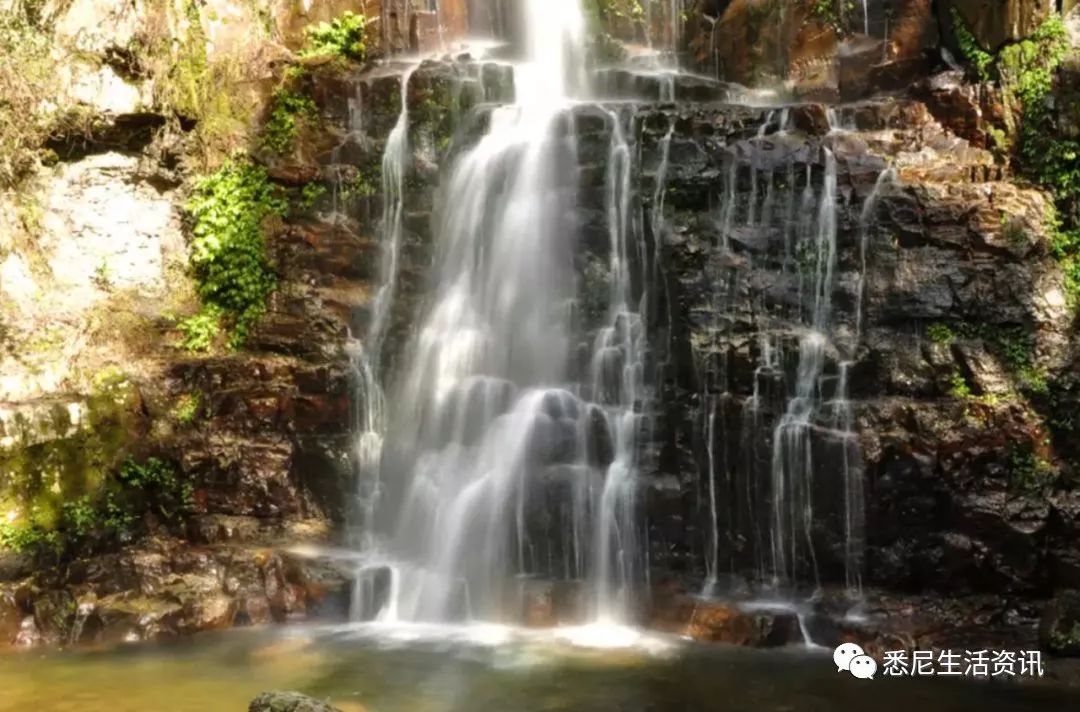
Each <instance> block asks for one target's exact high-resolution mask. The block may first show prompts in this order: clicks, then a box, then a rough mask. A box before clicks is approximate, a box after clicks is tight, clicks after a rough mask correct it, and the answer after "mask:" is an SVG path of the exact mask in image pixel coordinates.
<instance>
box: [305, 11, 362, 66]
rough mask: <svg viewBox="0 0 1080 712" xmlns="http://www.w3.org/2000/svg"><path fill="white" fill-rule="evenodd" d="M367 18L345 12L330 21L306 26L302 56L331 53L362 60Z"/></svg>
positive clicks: (358, 60)
mask: <svg viewBox="0 0 1080 712" xmlns="http://www.w3.org/2000/svg"><path fill="white" fill-rule="evenodd" d="M366 23H367V20H366V18H365V17H364V16H363V15H357V14H356V13H353V12H345V13H343V14H342V15H340V16H338V17H335V18H334V19H333V20H331V21H330V22H320V23H319V24H318V25H315V26H313V27H309V28H307V30H306V32H305V34H306V35H307V44H306V45H305V46H304V49H303V50H301V52H300V56H302V57H317V56H325V55H332V56H336V57H343V58H344V59H351V60H354V61H357V62H362V61H364V58H365V57H366V56H367V46H366V45H365V44H364V40H365V36H366V34H367V27H366Z"/></svg>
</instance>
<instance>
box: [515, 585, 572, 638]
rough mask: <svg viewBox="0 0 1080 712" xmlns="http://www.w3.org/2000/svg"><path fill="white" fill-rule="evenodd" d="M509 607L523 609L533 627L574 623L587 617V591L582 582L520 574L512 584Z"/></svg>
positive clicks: (523, 619)
mask: <svg viewBox="0 0 1080 712" xmlns="http://www.w3.org/2000/svg"><path fill="white" fill-rule="evenodd" d="M510 589H511V590H510V592H509V593H510V601H509V602H508V603H509V606H508V610H511V611H513V610H517V611H520V618H519V619H517V620H518V622H520V623H521V624H523V625H525V626H528V627H530V628H552V627H554V626H557V625H573V624H578V623H581V622H583V621H584V620H585V616H586V613H587V610H586V590H585V588H584V587H583V586H582V585H581V582H580V581H563V580H554V579H539V578H525V577H520V578H518V579H517V580H516V581H514V582H513V583H512V584H511V586H510Z"/></svg>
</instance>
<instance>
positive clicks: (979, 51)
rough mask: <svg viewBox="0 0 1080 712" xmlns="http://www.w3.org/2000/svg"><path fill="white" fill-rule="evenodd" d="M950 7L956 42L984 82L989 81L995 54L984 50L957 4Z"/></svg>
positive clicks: (961, 52)
mask: <svg viewBox="0 0 1080 712" xmlns="http://www.w3.org/2000/svg"><path fill="white" fill-rule="evenodd" d="M949 9H950V10H951V13H952V21H953V36H954V37H955V38H956V44H957V45H959V46H960V54H962V55H963V57H964V59H966V60H967V61H968V62H970V63H971V65H972V66H974V67H975V71H976V73H977V74H978V75H979V79H981V80H982V81H984V82H985V81H988V80H989V79H990V68H991V67H992V66H993V64H994V55H992V54H990V53H989V52H987V51H986V50H984V49H983V48H982V46H981V45H980V44H979V41H978V40H977V39H975V35H974V34H972V32H971V30H970V29H969V28H968V26H967V22H966V21H965V20H964V17H963V15H961V14H960V11H959V10H958V9H956V7H955V6H953V7H951V8H949Z"/></svg>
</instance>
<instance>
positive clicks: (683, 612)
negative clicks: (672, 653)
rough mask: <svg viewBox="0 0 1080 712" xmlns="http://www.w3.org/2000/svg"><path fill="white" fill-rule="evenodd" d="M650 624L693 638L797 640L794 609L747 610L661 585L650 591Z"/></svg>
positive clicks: (765, 642) (749, 642)
mask: <svg viewBox="0 0 1080 712" xmlns="http://www.w3.org/2000/svg"><path fill="white" fill-rule="evenodd" d="M650 626H651V627H653V628H656V629H658V630H665V631H669V632H672V633H676V634H678V635H682V636H685V637H688V638H692V639H693V640H700V641H707V642H714V643H728V644H731V645H745V646H751V647H775V646H780V645H787V644H789V643H795V642H800V641H801V640H802V635H801V633H800V631H799V620H798V617H797V616H796V615H795V613H794V612H789V611H764V610H751V609H744V608H742V607H740V606H739V605H738V604H737V603H729V602H723V601H714V600H708V599H704V598H699V597H695V596H691V595H688V594H685V593H679V592H678V591H677V589H673V588H671V587H664V588H661V589H658V591H657V593H656V594H655V595H654V603H653V609H652V613H651V617H650Z"/></svg>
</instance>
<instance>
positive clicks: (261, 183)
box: [181, 158, 288, 350]
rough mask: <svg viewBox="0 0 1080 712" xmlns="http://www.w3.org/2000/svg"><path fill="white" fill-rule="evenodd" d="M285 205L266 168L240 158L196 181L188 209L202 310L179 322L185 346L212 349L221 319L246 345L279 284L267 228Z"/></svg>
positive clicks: (235, 342) (235, 340) (237, 342)
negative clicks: (266, 225)
mask: <svg viewBox="0 0 1080 712" xmlns="http://www.w3.org/2000/svg"><path fill="white" fill-rule="evenodd" d="M287 208H288V206H287V203H286V202H285V200H284V199H283V198H282V195H281V191H280V190H279V189H278V188H277V187H276V186H274V185H272V184H271V183H270V181H269V180H268V178H267V176H266V172H265V171H264V170H263V169H262V168H260V167H258V166H255V165H253V164H251V163H249V162H247V161H245V160H242V159H239V158H235V159H233V160H231V161H229V162H228V163H226V164H225V165H224V166H222V167H221V168H220V169H219V170H218V171H217V172H215V173H213V174H211V175H209V176H205V177H203V178H202V179H200V180H199V181H198V182H197V183H196V185H195V192H194V195H193V196H192V198H191V200H190V201H189V202H188V204H187V212H188V214H189V215H190V217H191V221H192V231H191V232H192V245H191V256H190V265H191V271H192V274H193V276H194V277H195V283H196V291H197V293H198V295H199V299H200V300H201V301H202V304H203V309H202V310H201V311H200V312H199V313H198V314H197V315H195V316H194V317H192V318H191V319H188V320H187V321H186V322H185V323H184V324H182V325H181V330H182V331H183V332H184V335H185V340H184V345H185V346H186V347H188V348H190V349H194V350H205V349H206V348H209V346H210V344H212V343H213V339H214V337H215V336H216V333H217V330H218V329H220V328H221V327H222V325H223V323H225V324H226V325H227V326H228V327H230V334H229V337H228V345H229V346H230V347H231V348H239V347H240V346H242V345H243V344H244V341H245V340H246V339H247V336H248V334H249V333H250V331H251V329H252V327H254V326H255V324H256V322H257V321H258V319H259V318H260V317H261V316H262V315H263V313H264V312H265V311H266V300H267V297H269V295H270V293H271V292H273V291H274V289H275V288H276V287H277V275H276V274H275V273H274V271H273V269H272V267H271V265H270V260H269V258H268V256H267V253H266V244H265V240H264V237H263V227H264V224H265V222H266V221H267V220H268V219H269V218H271V217H274V216H282V215H284V214H285V212H286V211H287Z"/></svg>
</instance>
